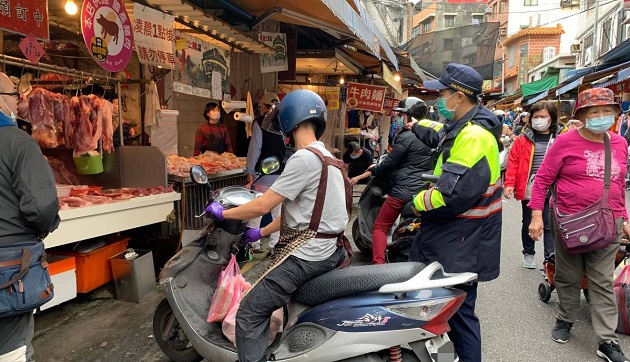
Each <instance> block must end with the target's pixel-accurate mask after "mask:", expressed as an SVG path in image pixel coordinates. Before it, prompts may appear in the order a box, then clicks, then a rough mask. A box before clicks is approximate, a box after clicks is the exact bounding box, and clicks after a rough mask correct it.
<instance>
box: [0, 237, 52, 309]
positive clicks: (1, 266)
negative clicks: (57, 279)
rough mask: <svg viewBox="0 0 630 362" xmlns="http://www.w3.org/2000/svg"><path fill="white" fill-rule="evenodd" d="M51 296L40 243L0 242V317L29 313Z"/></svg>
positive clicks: (50, 286)
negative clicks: (6, 243)
mask: <svg viewBox="0 0 630 362" xmlns="http://www.w3.org/2000/svg"><path fill="white" fill-rule="evenodd" d="M52 298H53V284H52V282H51V281H50V274H49V273H48V262H47V261H46V253H45V251H44V243H43V242H41V241H29V242H24V243H17V244H9V245H0V317H7V316H12V315H16V314H22V313H31V312H32V311H33V310H34V309H37V308H39V307H41V306H42V305H44V304H45V303H46V302H48V301H49V300H51V299H52Z"/></svg>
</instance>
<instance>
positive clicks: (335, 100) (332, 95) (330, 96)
mask: <svg viewBox="0 0 630 362" xmlns="http://www.w3.org/2000/svg"><path fill="white" fill-rule="evenodd" d="M324 95H325V98H324V99H325V100H326V101H327V103H326V109H328V110H329V111H336V110H338V109H339V91H338V90H334V91H326V92H325V93H324Z"/></svg>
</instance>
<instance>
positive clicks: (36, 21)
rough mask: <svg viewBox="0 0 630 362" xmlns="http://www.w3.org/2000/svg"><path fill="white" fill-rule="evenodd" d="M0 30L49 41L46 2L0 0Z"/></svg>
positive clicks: (45, 0) (46, 0)
mask: <svg viewBox="0 0 630 362" xmlns="http://www.w3.org/2000/svg"><path fill="white" fill-rule="evenodd" d="M0 30H6V31H8V32H11V33H17V34H22V35H28V34H33V36H34V37H35V38H37V39H40V40H43V41H50V31H49V29H48V0H0Z"/></svg>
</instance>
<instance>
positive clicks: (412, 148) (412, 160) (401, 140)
mask: <svg viewBox="0 0 630 362" xmlns="http://www.w3.org/2000/svg"><path fill="white" fill-rule="evenodd" d="M432 171H433V164H432V161H431V149H430V148H429V147H428V146H427V145H425V144H424V143H423V142H422V141H420V140H419V139H418V138H417V137H416V136H415V135H414V134H413V133H412V132H410V131H407V130H403V131H402V132H401V133H399V134H398V135H397V136H396V138H394V145H393V146H392V151H391V152H389V153H388V154H387V155H385V156H383V159H382V160H381V162H379V163H378V164H377V165H376V166H374V167H373V168H372V175H373V176H375V177H388V176H389V177H391V181H392V184H393V185H392V191H391V192H390V193H389V194H390V196H392V197H395V198H397V199H401V200H404V201H410V200H411V199H412V198H413V197H414V196H415V195H416V194H417V193H418V192H419V191H420V190H421V189H422V187H423V186H424V185H425V183H424V182H423V181H422V177H421V176H422V174H427V173H431V172H432ZM390 175H391V176H390Z"/></svg>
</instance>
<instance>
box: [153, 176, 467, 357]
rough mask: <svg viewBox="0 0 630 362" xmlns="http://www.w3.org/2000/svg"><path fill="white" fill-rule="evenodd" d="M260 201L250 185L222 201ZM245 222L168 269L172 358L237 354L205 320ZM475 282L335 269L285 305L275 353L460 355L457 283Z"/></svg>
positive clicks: (164, 278)
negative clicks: (452, 335)
mask: <svg viewBox="0 0 630 362" xmlns="http://www.w3.org/2000/svg"><path fill="white" fill-rule="evenodd" d="M264 169H265V167H263V170H264ZM191 176H192V178H193V179H194V180H195V181H196V182H198V183H207V176H206V175H205V172H203V168H201V167H197V166H195V167H193V169H192V170H191ZM255 197H256V194H255V193H254V192H252V191H251V190H247V189H245V188H240V189H239V188H229V189H228V190H226V189H223V190H221V192H219V193H218V195H217V196H216V198H215V201H217V202H220V203H222V204H223V205H224V206H226V207H235V206H239V205H242V204H244V203H246V202H248V201H250V200H252V199H253V198H255ZM243 225H244V224H243V222H242V221H238V220H223V221H213V222H211V223H210V224H209V225H208V227H207V228H206V230H204V231H203V233H202V234H201V235H200V236H199V238H198V239H197V240H196V241H195V242H193V243H191V244H189V245H188V246H186V247H184V248H183V249H182V250H180V251H179V252H178V253H177V254H176V255H175V256H173V258H171V259H170V260H169V261H168V262H167V263H166V265H165V266H164V269H163V270H162V272H161V273H160V285H161V287H162V291H163V293H164V295H165V296H166V298H165V299H164V300H163V301H162V302H161V303H160V304H159V305H158V307H157V310H156V311H155V314H154V318H153V329H154V333H155V336H156V341H157V343H158V345H159V346H160V348H161V349H162V351H163V352H164V353H165V354H166V355H167V356H168V357H169V358H171V359H172V360H174V361H176V362H190V361H200V360H201V359H202V358H205V359H206V360H208V361H212V362H233V361H236V360H237V359H238V356H237V354H236V350H235V348H234V346H233V345H232V343H231V342H230V341H229V340H228V339H227V338H225V337H224V336H223V334H222V331H221V323H207V322H206V316H207V313H208V309H209V307H210V301H211V300H212V297H213V295H214V293H215V289H216V287H217V282H218V278H219V273H220V272H221V270H222V268H223V267H224V266H225V265H227V263H228V260H229V259H230V253H231V252H232V251H233V249H234V248H235V247H236V248H238V246H239V245H240V243H241V235H242V233H243V230H244V226H243ZM476 279H477V275H476V274H474V273H457V274H447V273H444V271H443V268H442V266H441V265H440V264H439V263H437V262H435V263H432V264H430V265H428V266H425V265H424V264H422V263H411V262H408V263H397V264H386V265H367V266H357V267H348V268H344V269H336V270H333V271H331V272H329V273H326V274H324V275H322V276H320V277H317V278H315V279H313V280H311V281H309V282H307V283H306V284H304V285H303V286H302V287H300V289H298V290H297V291H296V293H295V294H294V295H293V298H292V300H291V302H290V303H289V305H288V306H287V308H285V316H284V325H283V332H281V333H278V336H277V337H276V340H275V341H274V343H273V344H272V345H271V346H270V348H269V349H268V352H269V353H270V358H269V360H271V361H287V362H289V361H309V362H330V361H345V362H359V361H361V362H370V361H372V362H385V361H391V360H393V358H398V357H399V356H402V358H403V359H404V361H406V362H409V361H416V362H430V361H437V360H439V361H447V358H446V356H449V357H448V361H458V358H457V356H456V355H455V353H454V347H453V344H452V342H451V341H450V340H449V338H448V335H447V334H446V332H448V330H449V326H448V320H449V319H450V318H451V316H452V315H453V314H454V313H455V312H456V311H457V309H458V308H459V307H460V306H461V304H462V302H463V301H464V299H465V297H466V293H464V292H463V291H461V290H458V289H455V288H452V287H453V286H455V285H459V284H464V283H468V282H472V281H474V280H476ZM333 286H334V288H333ZM401 346H403V347H401ZM438 354H439V359H438Z"/></svg>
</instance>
